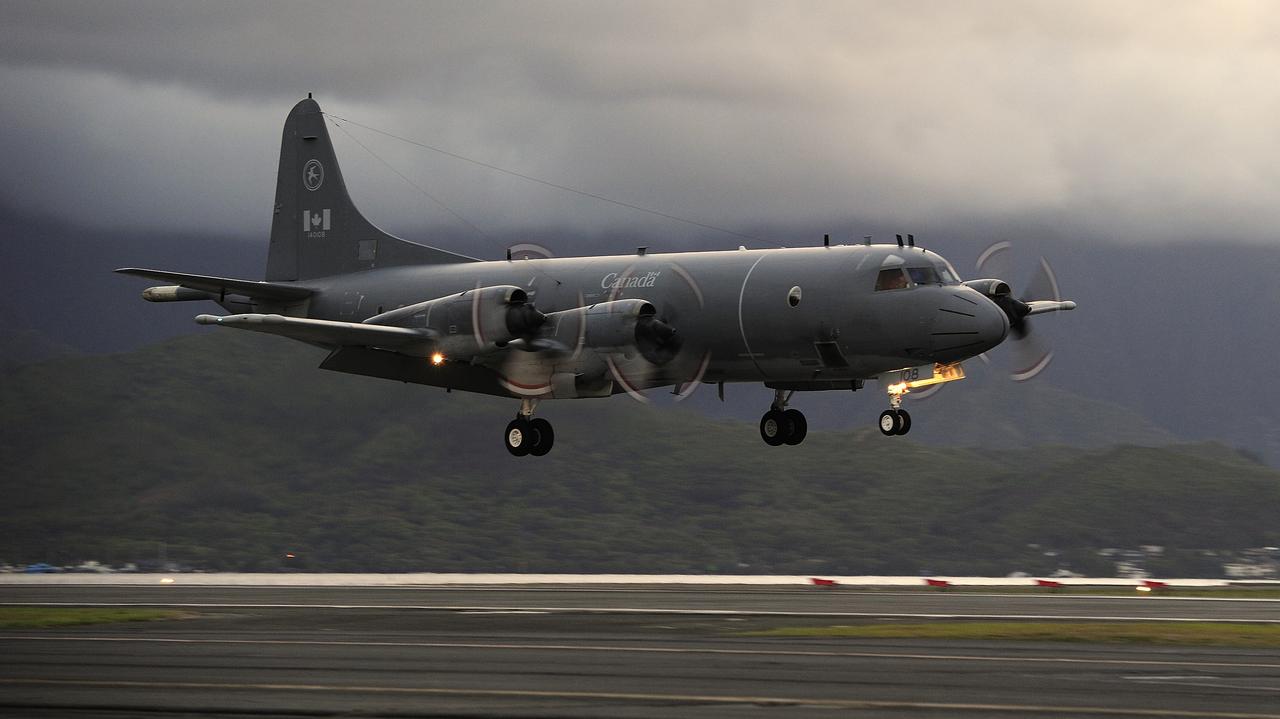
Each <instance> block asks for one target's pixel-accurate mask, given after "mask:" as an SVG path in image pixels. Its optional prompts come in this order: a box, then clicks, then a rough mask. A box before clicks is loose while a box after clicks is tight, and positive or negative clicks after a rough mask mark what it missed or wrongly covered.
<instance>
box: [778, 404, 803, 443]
mask: <svg viewBox="0 0 1280 719" xmlns="http://www.w3.org/2000/svg"><path fill="white" fill-rule="evenodd" d="M782 424H783V426H784V428H785V429H786V430H787V434H786V437H787V438H786V439H785V440H783V441H784V442H786V443H787V444H800V443H801V442H803V441H804V436H805V435H806V434H808V433H809V422H808V420H806V419H805V418H804V413H803V412H801V411H800V410H798V409H789V410H787V411H785V412H783V413H782Z"/></svg>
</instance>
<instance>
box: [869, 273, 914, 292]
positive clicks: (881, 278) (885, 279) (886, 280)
mask: <svg viewBox="0 0 1280 719" xmlns="http://www.w3.org/2000/svg"><path fill="white" fill-rule="evenodd" d="M906 287H907V276H906V275H904V274H902V270H901V269H900V268H894V269H892V270H880V274H879V275H876V292H879V291H880V290H903V289H906Z"/></svg>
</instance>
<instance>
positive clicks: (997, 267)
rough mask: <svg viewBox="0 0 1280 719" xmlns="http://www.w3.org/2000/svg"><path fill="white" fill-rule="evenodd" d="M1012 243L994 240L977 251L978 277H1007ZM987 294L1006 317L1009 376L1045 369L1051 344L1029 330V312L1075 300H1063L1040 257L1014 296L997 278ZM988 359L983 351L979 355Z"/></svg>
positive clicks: (1027, 375) (1011, 267)
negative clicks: (1034, 268) (1011, 354)
mask: <svg viewBox="0 0 1280 719" xmlns="http://www.w3.org/2000/svg"><path fill="white" fill-rule="evenodd" d="M1013 259H1014V258H1013V245H1012V244H1011V243H1009V242H997V243H995V244H993V245H991V246H990V247H988V248H987V249H985V250H983V251H982V254H980V255H978V260H977V262H975V263H974V268H975V270H976V274H977V276H978V277H1008V276H1010V275H1011V274H1012V273H1013V270H1014V262H1013ZM986 294H987V296H988V297H989V298H991V301H992V302H995V303H996V305H998V306H999V307H1000V309H1002V310H1004V313H1005V314H1006V315H1007V316H1008V317H1009V337H1010V340H1011V342H1010V344H1011V346H1012V353H1013V369H1012V370H1011V371H1010V372H1009V377H1010V378H1011V379H1012V380H1013V381H1015V382H1025V381H1026V380H1029V379H1031V378H1033V377H1035V376H1036V375H1038V374H1040V373H1041V372H1043V371H1044V369H1045V368H1046V367H1048V366H1049V362H1051V361H1052V360H1053V348H1052V347H1050V345H1049V343H1048V342H1047V341H1046V340H1045V339H1044V338H1043V337H1041V336H1040V335H1039V334H1036V333H1033V332H1032V331H1031V320H1030V317H1031V316H1032V315H1037V314H1043V313H1046V312H1057V311H1059V310H1072V309H1075V306H1076V304H1075V303H1074V302H1071V301H1069V300H1067V301H1064V300H1063V299H1062V294H1061V292H1060V291H1059V290H1058V278H1057V276H1055V275H1054V273H1053V268H1052V267H1050V266H1049V261H1048V260H1046V259H1045V258H1043V257H1041V258H1040V262H1039V263H1038V264H1037V266H1036V270H1035V274H1034V275H1033V276H1032V278H1031V281H1030V282H1028V283H1027V284H1026V286H1025V289H1024V290H1023V291H1022V292H1021V293H1019V296H1017V297H1015V296H1014V294H1013V291H1012V290H1011V289H1010V288H1009V285H1007V284H1005V283H1004V282H998V283H996V284H994V285H992V286H990V287H989V288H988V289H987V291H986ZM981 357H982V359H983V361H988V360H987V357H986V355H985V354H984V355H981Z"/></svg>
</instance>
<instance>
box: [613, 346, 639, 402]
mask: <svg viewBox="0 0 1280 719" xmlns="http://www.w3.org/2000/svg"><path fill="white" fill-rule="evenodd" d="M605 362H606V363H607V364H608V365H609V374H611V375H613V381H614V382H617V383H618V386H619V387H621V388H622V390H623V391H624V392H626V393H627V395H628V396H630V397H631V399H634V400H635V401H637V402H639V403H641V404H648V403H649V398H648V397H646V396H644V394H642V393H641V392H640V387H638V386H637V384H636V382H634V381H633V380H631V379H629V378H628V377H627V375H626V373H624V372H623V370H622V368H621V367H619V366H618V362H617V360H616V359H614V358H613V357H612V356H606V357H605Z"/></svg>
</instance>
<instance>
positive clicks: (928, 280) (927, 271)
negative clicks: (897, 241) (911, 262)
mask: <svg viewBox="0 0 1280 719" xmlns="http://www.w3.org/2000/svg"><path fill="white" fill-rule="evenodd" d="M907 274H909V275H911V281H912V282H914V283H916V284H917V285H940V284H942V280H941V279H939V278H938V271H937V270H935V269H933V268H932V267H908V268H907Z"/></svg>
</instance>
